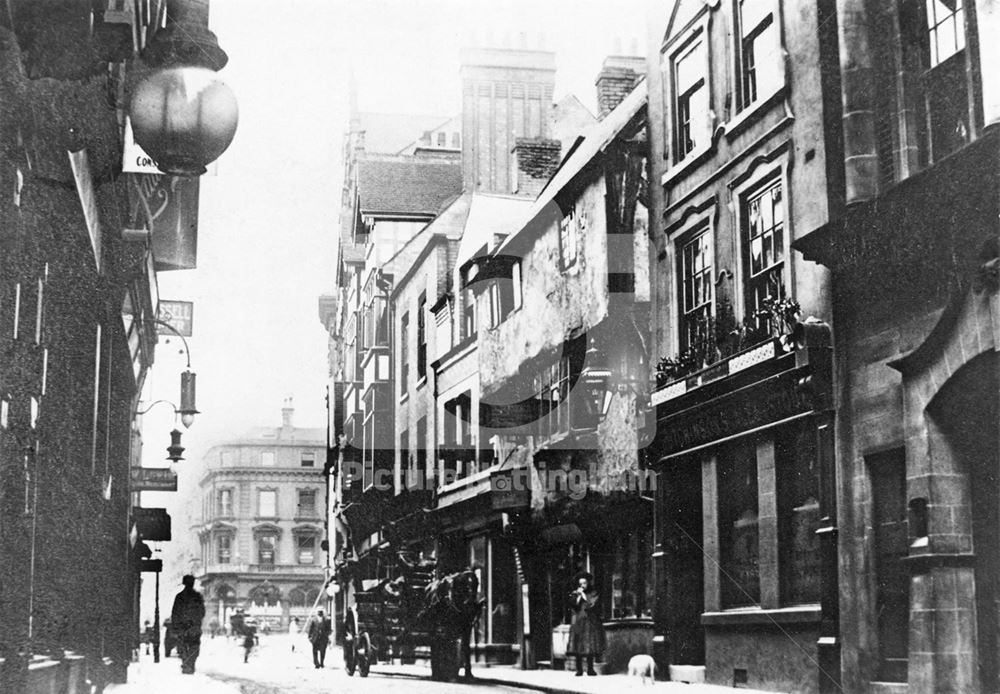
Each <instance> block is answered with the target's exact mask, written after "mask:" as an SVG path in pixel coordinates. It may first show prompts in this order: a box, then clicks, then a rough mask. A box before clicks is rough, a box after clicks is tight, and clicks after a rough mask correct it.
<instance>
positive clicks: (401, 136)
mask: <svg viewBox="0 0 1000 694" xmlns="http://www.w3.org/2000/svg"><path fill="white" fill-rule="evenodd" d="M358 119H359V120H360V121H361V130H363V131H364V133H365V151H366V152H377V153H381V154H398V153H399V152H401V151H402V150H403V149H405V148H406V147H407V146H408V145H410V144H411V143H412V142H413V141H414V140H419V139H420V136H421V135H423V134H424V132H425V131H427V130H433V129H434V128H437V127H438V126H440V125H441V124H442V123H445V122H446V121H448V120H449V119H450V116H442V115H414V114H402V113H371V112H362V113H359V114H358Z"/></svg>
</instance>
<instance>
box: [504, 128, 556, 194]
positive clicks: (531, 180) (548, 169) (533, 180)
mask: <svg viewBox="0 0 1000 694" xmlns="http://www.w3.org/2000/svg"><path fill="white" fill-rule="evenodd" d="M513 153H514V162H515V166H516V168H517V185H516V187H515V189H514V192H516V193H520V194H522V195H529V196H531V197H535V196H537V195H538V194H539V193H540V192H541V191H542V188H543V187H544V186H545V183H546V182H547V181H548V180H549V178H550V177H551V176H552V174H553V173H555V170H556V168H557V167H558V166H559V160H560V157H561V145H560V142H559V141H558V140H545V139H541V138H527V137H519V138H517V139H516V140H515V144H514V149H513Z"/></svg>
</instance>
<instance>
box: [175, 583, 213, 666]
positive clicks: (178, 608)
mask: <svg viewBox="0 0 1000 694" xmlns="http://www.w3.org/2000/svg"><path fill="white" fill-rule="evenodd" d="M182 583H183V584H184V590H182V591H181V592H179V593H178V594H177V597H175V598H174V607H173V609H172V610H171V611H170V622H171V627H172V629H173V631H174V633H175V634H176V637H177V655H179V656H180V657H181V672H182V673H184V674H186V675H191V674H193V673H194V663H195V661H196V660H197V659H198V654H199V653H200V652H201V622H202V620H204V619H205V599H204V598H203V597H202V596H201V593H199V592H198V591H196V590H195V589H194V576H191V575H187V576H185V577H184V578H183V579H182Z"/></svg>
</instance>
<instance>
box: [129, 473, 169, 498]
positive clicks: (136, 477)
mask: <svg viewBox="0 0 1000 694" xmlns="http://www.w3.org/2000/svg"><path fill="white" fill-rule="evenodd" d="M131 477H132V491H134V492H176V491H177V473H176V472H174V471H173V470H171V469H170V468H165V467H134V468H132V471H131Z"/></svg>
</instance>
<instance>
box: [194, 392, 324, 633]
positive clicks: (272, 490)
mask: <svg viewBox="0 0 1000 694" xmlns="http://www.w3.org/2000/svg"><path fill="white" fill-rule="evenodd" d="M281 412H282V422H281V426H280V427H258V428H255V429H253V430H251V431H250V432H248V433H247V434H246V435H245V436H244V437H243V438H239V439H235V440H233V441H231V442H228V443H224V444H221V445H218V446H214V447H213V448H211V449H209V451H208V453H207V454H206V456H205V469H206V472H205V475H204V477H202V479H201V481H200V482H199V489H200V492H201V500H202V507H201V519H202V521H201V523H200V525H198V526H197V527H198V537H199V539H200V542H201V567H202V569H201V571H200V573H199V574H198V575H197V578H198V580H199V581H200V582H201V585H202V587H203V589H204V594H205V603H206V605H205V606H206V616H205V620H206V627H207V628H211V627H212V626H213V622H217V623H218V625H219V626H220V627H225V626H226V625H228V624H229V618H230V616H231V615H232V614H233V613H234V612H235V611H236V609H237V608H240V609H243V610H244V611H245V613H246V614H247V616H248V617H251V618H254V619H256V621H257V623H258V624H259V625H261V626H263V625H264V624H265V623H266V624H267V626H268V628H270V629H282V630H283V629H287V627H288V625H289V624H290V623H291V622H292V620H293V618H298V621H299V622H300V623H301V622H302V621H303V619H304V618H305V617H306V616H307V615H308V614H309V611H310V610H311V608H312V606H313V604H314V603H315V602H316V599H317V597H318V596H319V593H320V591H321V590H322V589H323V581H324V562H323V559H322V556H321V552H320V543H321V541H322V538H323V508H324V499H325V494H324V488H323V461H324V456H325V452H326V431H325V429H319V428H317V429H300V428H296V427H294V426H293V425H292V415H293V413H294V409H293V408H292V404H291V400H290V399H289V400H287V401H286V402H285V407H284V408H282V411H281Z"/></svg>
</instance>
